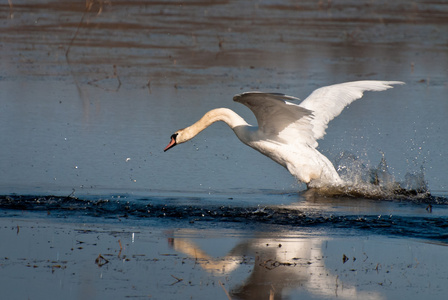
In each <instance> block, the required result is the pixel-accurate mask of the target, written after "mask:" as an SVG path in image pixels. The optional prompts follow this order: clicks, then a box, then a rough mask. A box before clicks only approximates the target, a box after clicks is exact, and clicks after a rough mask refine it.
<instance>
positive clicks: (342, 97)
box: [299, 80, 404, 140]
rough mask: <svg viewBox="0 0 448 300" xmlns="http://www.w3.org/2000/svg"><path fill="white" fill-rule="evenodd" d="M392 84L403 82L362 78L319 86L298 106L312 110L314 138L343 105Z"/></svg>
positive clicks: (316, 137)
mask: <svg viewBox="0 0 448 300" xmlns="http://www.w3.org/2000/svg"><path fill="white" fill-rule="evenodd" d="M393 84H404V82H401V81H376V80H364V81H353V82H346V83H340V84H335V85H330V86H326V87H322V88H319V89H317V90H315V91H314V92H312V93H311V95H309V96H308V98H306V99H305V100H303V101H302V103H300V105H299V106H301V107H303V108H306V109H308V110H311V111H312V112H313V115H314V117H313V120H312V121H311V124H312V125H313V133H314V138H315V139H316V140H317V139H320V138H322V137H323V136H324V135H325V129H327V127H328V122H330V121H331V120H333V119H334V118H335V117H337V116H338V115H339V114H340V113H341V112H342V110H343V109H344V107H346V106H347V105H349V104H350V103H352V102H353V101H355V100H357V99H359V98H361V97H362V95H363V92H365V91H384V90H387V89H390V88H392V85H393Z"/></svg>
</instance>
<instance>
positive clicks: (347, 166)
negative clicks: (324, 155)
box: [320, 151, 431, 200]
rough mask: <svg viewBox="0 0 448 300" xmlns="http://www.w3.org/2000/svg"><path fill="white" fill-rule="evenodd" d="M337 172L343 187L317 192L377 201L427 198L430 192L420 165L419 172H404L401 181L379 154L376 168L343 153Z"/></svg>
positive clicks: (349, 154)
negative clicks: (377, 199)
mask: <svg viewBox="0 0 448 300" xmlns="http://www.w3.org/2000/svg"><path fill="white" fill-rule="evenodd" d="M336 165H337V166H338V167H337V171H338V173H339V175H340V176H341V178H342V179H343V180H344V181H345V182H346V185H344V186H343V187H329V188H323V189H320V193H322V194H326V195H329V196H338V195H348V196H356V197H365V198H381V199H403V198H411V200H412V199H429V198H430V197H431V193H430V191H429V189H428V185H427V183H426V180H425V177H424V168H423V166H422V167H421V168H420V170H419V171H416V172H412V173H409V172H408V173H406V175H405V177H404V181H403V182H399V181H397V180H396V179H395V177H394V176H393V175H392V173H391V172H390V171H389V167H388V164H387V161H386V158H385V156H384V153H382V157H381V161H380V162H379V164H378V165H377V166H376V167H373V168H371V167H370V168H369V166H368V164H367V163H365V162H364V161H362V160H361V159H359V157H357V156H356V155H354V154H352V153H350V152H347V151H344V152H342V153H341V154H340V155H339V157H338V158H337V160H336Z"/></svg>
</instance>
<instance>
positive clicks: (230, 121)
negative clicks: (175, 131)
mask: <svg viewBox="0 0 448 300" xmlns="http://www.w3.org/2000/svg"><path fill="white" fill-rule="evenodd" d="M218 121H223V122H225V123H226V124H227V125H229V127H230V128H232V129H233V130H234V129H235V128H236V127H237V126H247V125H249V124H247V122H246V121H244V119H243V118H241V117H240V116H239V115H238V114H237V113H235V112H234V111H233V110H230V109H228V108H216V109H212V110H211V111H209V112H207V113H206V114H205V115H204V116H203V117H202V118H201V119H200V120H199V121H197V122H196V123H194V124H193V125H191V126H189V127H187V128H185V129H184V133H183V134H184V137H185V139H186V140H189V139H192V138H193V137H195V136H196V135H197V134H198V133H199V132H201V131H202V130H204V129H205V128H207V127H208V126H210V125H211V124H213V123H215V122H218Z"/></svg>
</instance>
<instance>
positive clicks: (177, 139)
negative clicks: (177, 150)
mask: <svg viewBox="0 0 448 300" xmlns="http://www.w3.org/2000/svg"><path fill="white" fill-rule="evenodd" d="M190 139H191V137H190V138H189V137H188V134H187V133H186V132H185V129H181V130H178V131H176V132H175V133H174V134H173V135H172V136H171V141H170V143H169V144H168V146H166V147H165V149H164V150H163V151H164V152H166V151H167V150H168V149H171V148H173V147H174V146H176V145H177V144H182V143H185V142H186V141H188V140H190Z"/></svg>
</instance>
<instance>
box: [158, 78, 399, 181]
mask: <svg viewBox="0 0 448 300" xmlns="http://www.w3.org/2000/svg"><path fill="white" fill-rule="evenodd" d="M393 84H404V83H403V82H400V81H374V80H365V81H354V82H346V83H341V84H335V85H330V86H326V87H322V88H319V89H317V90H315V91H314V92H313V93H311V95H309V96H308V98H306V99H305V100H304V101H302V103H300V104H299V105H297V104H293V103H291V102H288V101H286V100H291V101H295V100H299V99H297V98H295V97H291V96H286V95H283V94H270V93H260V92H248V93H243V94H239V95H236V96H235V97H233V100H234V101H236V102H239V103H242V104H244V105H246V106H247V107H249V108H250V109H251V110H252V112H253V113H254V114H255V117H256V118H257V122H258V127H257V126H252V125H249V124H248V123H247V122H246V121H244V119H243V118H241V117H240V116H239V115H238V114H236V113H235V112H233V111H232V110H230V109H227V108H217V109H213V110H211V111H209V112H207V113H206V114H205V115H204V116H203V117H202V118H201V119H200V120H199V121H197V122H196V123H194V124H193V125H191V126H189V127H187V128H184V129H181V130H178V131H176V133H174V134H173V135H172V136H171V141H170V143H169V144H168V146H166V148H165V150H164V151H167V150H168V149H170V148H172V147H174V146H175V145H177V144H181V143H184V142H186V141H188V140H191V139H192V138H193V137H195V136H196V135H197V134H198V133H199V132H201V131H202V130H204V129H205V128H207V127H208V126H210V125H211V124H212V123H214V122H217V121H224V122H225V123H226V124H227V125H229V127H230V128H232V130H233V131H234V132H235V134H236V135H237V137H238V138H239V139H240V140H241V141H242V142H243V143H244V144H246V145H248V146H250V147H252V148H254V149H255V150H257V151H259V152H261V153H262V154H264V155H266V156H268V157H269V158H271V159H272V160H274V161H275V162H277V163H279V164H280V165H282V166H284V167H285V168H286V169H288V171H289V172H290V173H291V174H292V175H294V176H295V177H296V178H297V179H298V180H300V181H302V182H304V183H306V184H307V185H308V187H324V186H341V185H343V181H342V179H341V178H340V177H339V175H338V173H337V172H336V170H335V168H334V166H333V165H332V163H331V162H330V161H329V160H328V158H326V157H325V156H324V155H322V154H321V153H320V152H319V151H317V149H316V147H317V145H318V144H317V141H316V140H318V139H321V138H322V137H323V136H324V135H325V129H326V128H327V124H328V122H330V121H331V120H332V119H334V118H335V117H336V116H338V115H339V114H340V113H341V112H342V110H343V109H344V107H346V106H347V105H349V104H350V103H352V102H353V101H355V100H357V99H359V98H361V97H362V95H363V92H364V91H384V90H387V89H389V88H392V86H391V85H393Z"/></svg>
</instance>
